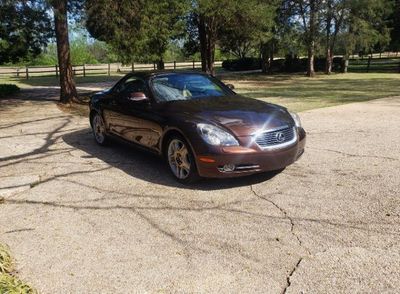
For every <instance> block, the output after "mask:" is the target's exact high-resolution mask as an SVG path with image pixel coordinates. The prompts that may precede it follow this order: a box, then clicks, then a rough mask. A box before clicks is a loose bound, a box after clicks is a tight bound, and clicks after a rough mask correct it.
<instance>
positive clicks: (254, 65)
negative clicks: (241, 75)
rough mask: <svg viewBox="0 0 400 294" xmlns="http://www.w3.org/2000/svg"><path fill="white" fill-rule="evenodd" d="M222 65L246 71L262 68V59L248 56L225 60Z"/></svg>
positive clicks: (226, 67)
mask: <svg viewBox="0 0 400 294" xmlns="http://www.w3.org/2000/svg"><path fill="white" fill-rule="evenodd" d="M222 67H223V68H224V69H226V70H234V71H244V70H255V69H261V59H260V58H253V57H246V58H241V59H233V60H225V61H224V62H222Z"/></svg>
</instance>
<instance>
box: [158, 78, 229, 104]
mask: <svg viewBox="0 0 400 294" xmlns="http://www.w3.org/2000/svg"><path fill="white" fill-rule="evenodd" d="M152 88H153V91H154V94H155V97H156V100H157V101H159V102H163V101H175V100H194V99H200V98H206V97H218V96H227V95H229V94H230V93H229V92H228V90H227V89H224V87H223V86H222V85H220V84H219V83H217V82H216V81H214V80H213V79H211V78H210V77H208V76H206V75H202V74H179V73H178V74H176V73H172V74H165V75H161V76H156V77H155V78H153V79H152Z"/></svg>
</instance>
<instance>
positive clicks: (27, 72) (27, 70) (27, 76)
mask: <svg viewBox="0 0 400 294" xmlns="http://www.w3.org/2000/svg"><path fill="white" fill-rule="evenodd" d="M25 73H26V79H29V68H28V67H26V68H25Z"/></svg>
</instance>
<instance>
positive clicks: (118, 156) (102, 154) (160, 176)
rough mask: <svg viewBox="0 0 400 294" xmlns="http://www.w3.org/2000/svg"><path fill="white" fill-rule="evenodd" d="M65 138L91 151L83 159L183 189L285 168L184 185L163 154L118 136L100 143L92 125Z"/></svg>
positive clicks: (250, 179)
mask: <svg viewBox="0 0 400 294" xmlns="http://www.w3.org/2000/svg"><path fill="white" fill-rule="evenodd" d="M62 138H63V140H64V142H65V143H67V144H68V145H70V146H71V147H73V148H76V149H79V150H82V151H84V152H85V153H87V155H82V156H81V158H82V159H83V160H90V159H92V158H97V159H100V160H101V161H103V162H105V163H107V164H109V165H110V166H112V167H114V168H117V169H120V170H122V171H123V172H125V173H126V174H128V175H130V176H131V177H134V178H137V179H141V180H144V181H148V182H151V183H155V184H159V185H165V186H170V187H177V188H183V189H197V190H206V191H209V190H221V189H230V188H235V187H241V186H249V185H253V184H257V183H261V182H264V181H267V180H270V179H272V178H273V177H275V176H276V175H277V174H279V173H280V172H281V171H282V170H281V171H276V172H268V173H260V174H255V175H250V176H244V177H240V178H232V179H202V180H201V181H199V182H197V183H194V184H190V185H183V184H180V183H179V182H177V181H176V180H175V179H174V177H173V176H172V174H171V173H170V171H169V168H168V166H167V164H166V163H165V161H164V160H163V159H162V158H160V157H159V156H157V155H155V154H152V153H150V152H146V151H143V150H140V149H138V148H135V147H133V146H130V145H129V144H125V143H123V142H119V141H116V140H112V141H111V143H110V146H107V147H102V146H99V145H98V144H97V143H96V142H95V140H94V138H93V136H92V132H91V129H89V128H88V129H84V130H79V131H74V132H71V133H68V134H65V135H63V137H62Z"/></svg>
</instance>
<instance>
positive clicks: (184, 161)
mask: <svg viewBox="0 0 400 294" xmlns="http://www.w3.org/2000/svg"><path fill="white" fill-rule="evenodd" d="M90 124H91V126H92V129H93V134H94V138H95V140H96V142H97V143H98V144H100V145H106V144H107V143H108V142H109V140H110V139H111V137H118V138H120V139H123V140H124V141H127V142H129V143H132V144H133V145H135V146H138V147H141V148H144V149H146V150H149V151H151V152H154V153H156V154H158V155H160V156H162V157H164V158H165V159H166V161H167V163H168V166H169V168H170V170H171V172H172V174H173V175H174V176H175V178H176V179H177V180H178V181H179V182H182V183H190V182H193V181H195V180H197V179H199V178H201V177H208V178H226V177H237V176H243V175H250V174H255V173H260V172H266V171H274V170H280V169H283V168H285V167H286V166H288V165H290V164H292V163H293V162H295V161H296V160H297V159H298V158H299V157H300V156H301V155H302V153H303V152H304V146H305V138H306V133H305V131H304V129H303V128H302V127H301V123H300V119H299V117H298V115H297V114H294V113H290V112H288V111H287V109H286V108H284V107H282V106H278V105H275V104H271V103H266V102H262V101H259V100H256V99H252V98H245V97H243V96H241V95H238V94H236V93H235V92H234V91H233V86H232V85H225V84H224V83H222V82H221V81H219V80H218V79H216V78H214V77H213V76H210V75H207V74H203V73H199V72H174V71H164V72H142V73H130V74H128V75H126V76H125V77H124V78H122V79H121V80H120V81H119V82H117V84H116V85H115V86H114V87H112V88H111V89H109V90H106V91H103V92H101V93H97V94H95V95H94V96H93V97H92V98H91V100H90Z"/></svg>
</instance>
